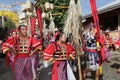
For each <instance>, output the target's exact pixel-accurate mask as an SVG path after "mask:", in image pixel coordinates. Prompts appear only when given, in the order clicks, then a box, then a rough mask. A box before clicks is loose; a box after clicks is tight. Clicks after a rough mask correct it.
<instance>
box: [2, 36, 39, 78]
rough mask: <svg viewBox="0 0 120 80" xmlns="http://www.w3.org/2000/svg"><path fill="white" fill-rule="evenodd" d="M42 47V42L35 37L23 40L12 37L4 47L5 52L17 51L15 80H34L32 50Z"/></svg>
mask: <svg viewBox="0 0 120 80" xmlns="http://www.w3.org/2000/svg"><path fill="white" fill-rule="evenodd" d="M39 46H40V42H38V40H37V39H35V38H33V37H28V38H27V39H26V40H22V39H20V38H19V37H10V38H9V39H8V40H6V41H5V43H4V44H3V46H2V49H3V52H4V53H6V51H11V52H12V50H16V51H17V54H16V56H15V58H14V71H15V80H33V74H32V73H33V71H32V65H35V64H33V63H32V60H33V59H32V58H31V57H32V56H29V55H30V53H31V50H34V49H36V48H38V47H39ZM31 48H32V49H31ZM28 75H29V76H28Z"/></svg>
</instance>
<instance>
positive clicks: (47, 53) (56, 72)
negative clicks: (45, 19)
mask: <svg viewBox="0 0 120 80" xmlns="http://www.w3.org/2000/svg"><path fill="white" fill-rule="evenodd" d="M61 47H62V46H61V45H60V44H58V43H57V42H53V43H51V44H50V45H49V46H48V47H47V48H46V49H45V50H44V59H45V60H49V59H50V58H56V56H57V58H62V55H63V54H59V55H56V53H57V52H60V53H62V48H61ZM64 49H65V57H66V58H67V59H68V58H69V55H70V54H72V55H75V51H74V49H73V47H72V46H71V45H69V44H67V43H65V46H64ZM67 59H66V60H55V63H54V66H53V70H52V80H60V79H61V76H60V74H61V71H62V68H61V67H60V65H61V63H62V64H63V65H64V66H66V61H67ZM58 65H59V67H58ZM60 69H61V70H60ZM62 73H63V74H62V75H64V77H63V78H64V80H67V76H65V75H66V71H65V72H64V71H63V72H62Z"/></svg>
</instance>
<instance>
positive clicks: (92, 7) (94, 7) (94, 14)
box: [90, 0, 100, 41]
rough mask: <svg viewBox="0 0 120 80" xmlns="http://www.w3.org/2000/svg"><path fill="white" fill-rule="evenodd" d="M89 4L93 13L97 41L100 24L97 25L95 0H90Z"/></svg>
mask: <svg viewBox="0 0 120 80" xmlns="http://www.w3.org/2000/svg"><path fill="white" fill-rule="evenodd" d="M90 5H91V9H92V15H93V20H94V25H95V27H96V29H97V34H96V36H97V41H99V37H100V25H99V18H98V13H97V7H96V1H95V0H90Z"/></svg>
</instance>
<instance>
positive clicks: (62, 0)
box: [40, 0, 77, 30]
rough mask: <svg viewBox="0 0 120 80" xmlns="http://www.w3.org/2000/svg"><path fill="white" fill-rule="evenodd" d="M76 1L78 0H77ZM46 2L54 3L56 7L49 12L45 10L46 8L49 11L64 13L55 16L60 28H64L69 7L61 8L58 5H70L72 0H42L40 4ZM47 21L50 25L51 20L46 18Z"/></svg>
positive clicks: (57, 25) (56, 23)
mask: <svg viewBox="0 0 120 80" xmlns="http://www.w3.org/2000/svg"><path fill="white" fill-rule="evenodd" d="M75 1H76V2H77V0H75ZM45 2H49V3H52V4H54V6H55V7H54V9H53V10H52V11H49V12H47V11H45V9H44V10H43V11H45V12H47V13H52V14H57V13H62V14H60V15H54V16H53V19H54V22H55V25H56V27H57V28H58V29H59V30H62V29H63V26H64V22H65V20H66V18H67V11H68V8H60V7H57V6H69V2H70V0H40V4H42V5H44V4H45ZM46 23H47V25H49V20H46Z"/></svg>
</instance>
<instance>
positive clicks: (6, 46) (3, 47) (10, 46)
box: [2, 37, 15, 53]
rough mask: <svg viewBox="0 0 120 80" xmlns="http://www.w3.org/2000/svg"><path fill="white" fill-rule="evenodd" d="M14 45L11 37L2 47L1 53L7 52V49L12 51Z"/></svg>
mask: <svg viewBox="0 0 120 80" xmlns="http://www.w3.org/2000/svg"><path fill="white" fill-rule="evenodd" d="M14 44H15V41H14V38H13V37H11V38H8V39H7V40H6V41H5V42H4V43H3V45H2V50H3V53H5V52H6V51H8V50H9V49H13V47H14Z"/></svg>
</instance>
